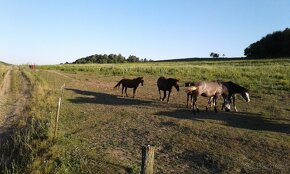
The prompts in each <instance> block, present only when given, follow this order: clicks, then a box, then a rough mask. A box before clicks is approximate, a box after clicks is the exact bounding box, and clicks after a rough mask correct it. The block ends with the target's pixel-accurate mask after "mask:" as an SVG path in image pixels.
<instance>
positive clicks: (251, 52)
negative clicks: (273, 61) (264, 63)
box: [244, 28, 290, 58]
mask: <svg viewBox="0 0 290 174" xmlns="http://www.w3.org/2000/svg"><path fill="white" fill-rule="evenodd" d="M244 54H245V56H247V57H249V58H278V57H290V29H289V28H286V29H285V30H284V31H275V32H273V33H271V34H268V35H266V36H265V37H263V38H262V39H261V40H259V41H257V42H255V43H252V44H250V45H249V46H248V47H247V48H246V49H245V50H244Z"/></svg>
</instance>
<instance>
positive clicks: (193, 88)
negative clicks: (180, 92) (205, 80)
mask: <svg viewBox="0 0 290 174" xmlns="http://www.w3.org/2000/svg"><path fill="white" fill-rule="evenodd" d="M196 89H197V87H196V86H190V87H188V88H186V89H185V92H186V93H190V92H192V91H194V90H196Z"/></svg>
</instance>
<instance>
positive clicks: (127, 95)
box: [125, 87, 128, 97]
mask: <svg viewBox="0 0 290 174" xmlns="http://www.w3.org/2000/svg"><path fill="white" fill-rule="evenodd" d="M127 89H128V88H127V87H125V94H126V97H128V94H127Z"/></svg>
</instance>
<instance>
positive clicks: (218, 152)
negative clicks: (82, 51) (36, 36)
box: [39, 59, 290, 173]
mask: <svg viewBox="0 0 290 174" xmlns="http://www.w3.org/2000/svg"><path fill="white" fill-rule="evenodd" d="M289 63H290V61H289V60H287V59H286V60H285V59H284V60H250V61H241V60H238V61H221V62H216V61H212V62H210V61H209V62H160V63H155V62H153V63H152V62H150V63H145V64H114V65H113V64H111V65H108V64H107V65H62V66H45V67H41V68H43V69H49V70H61V71H57V72H55V71H39V73H40V76H42V77H43V78H44V79H46V80H47V81H49V83H50V84H51V85H52V86H54V88H59V87H60V86H61V85H62V84H63V83H66V87H67V90H65V93H64V98H65V100H64V101H63V102H64V103H63V108H62V111H61V115H62V117H61V119H60V122H61V126H60V129H61V136H60V139H59V141H58V142H57V145H56V146H57V148H59V149H63V151H65V154H66V155H64V156H63V157H62V158H61V161H63V163H62V164H63V166H62V168H63V169H64V168H65V169H67V171H68V173H138V171H139V170H140V168H139V167H140V162H141V161H140V158H141V157H140V155H141V154H140V153H141V149H140V147H141V145H142V144H152V145H155V146H156V147H157V151H156V155H155V156H156V158H155V171H156V172H157V173H176V172H178V173H261V172H262V173H273V172H274V173H275V172H276V173H287V171H289V170H290V166H289V161H290V158H289V156H290V155H289V154H290V137H289V133H290V130H289V125H290V118H289V112H290V111H289V109H288V108H290V105H289V102H288V101H287V98H289V96H290V95H289V78H288V77H289V75H290V74H289V72H290V71H289ZM60 74H61V75H60ZM161 75H164V76H167V77H169V76H170V77H176V78H179V79H180V84H182V83H183V82H185V81H199V80H215V79H222V80H232V81H234V82H237V83H239V84H241V85H242V86H245V87H248V88H250V90H251V92H250V94H251V97H252V101H251V103H246V102H244V101H242V99H241V97H240V98H238V109H239V111H240V112H238V113H234V112H230V113H226V112H219V113H214V112H208V113H206V112H201V113H200V114H196V115H194V114H192V112H191V111H190V110H188V109H186V108H185V100H186V98H185V94H184V92H183V90H181V92H179V93H177V92H176V91H173V94H172V96H171V97H172V98H171V100H170V103H169V104H166V103H163V102H159V101H158V100H157V98H159V96H158V92H157V88H156V80H157V78H158V77H159V76H161ZM135 76H144V79H145V84H144V87H139V88H138V90H137V94H136V99H132V98H121V97H120V90H113V86H114V85H115V84H116V83H117V82H118V81H119V80H120V79H121V78H122V77H130V78H131V77H135ZM131 92H132V91H130V90H129V95H130V94H131ZM131 95H132V94H131ZM131 95H130V96H131ZM200 101H201V106H205V104H206V99H205V98H201V99H200Z"/></svg>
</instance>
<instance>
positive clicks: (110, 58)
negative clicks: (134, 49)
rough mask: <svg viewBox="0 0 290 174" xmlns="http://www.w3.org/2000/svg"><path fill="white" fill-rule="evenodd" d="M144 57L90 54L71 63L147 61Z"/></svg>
mask: <svg viewBox="0 0 290 174" xmlns="http://www.w3.org/2000/svg"><path fill="white" fill-rule="evenodd" d="M148 61H152V60H147V59H146V58H144V59H141V58H139V57H137V56H134V55H130V56H128V58H126V57H124V56H122V54H109V55H107V54H94V55H91V56H87V57H83V58H80V59H77V60H76V61H74V62H73V64H85V63H99V64H103V63H126V62H148Z"/></svg>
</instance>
